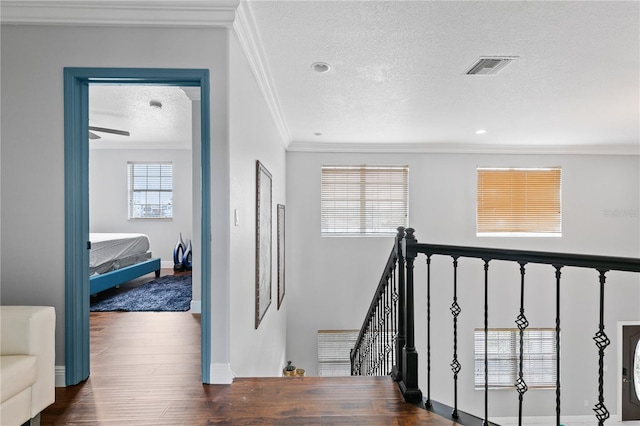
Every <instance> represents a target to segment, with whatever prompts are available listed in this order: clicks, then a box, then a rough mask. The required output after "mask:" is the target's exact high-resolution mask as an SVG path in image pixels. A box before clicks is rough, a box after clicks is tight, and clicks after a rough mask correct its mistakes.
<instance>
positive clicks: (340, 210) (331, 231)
mask: <svg viewBox="0 0 640 426" xmlns="http://www.w3.org/2000/svg"><path fill="white" fill-rule="evenodd" d="M408 180H409V168H408V167H407V166H322V190H321V222H322V225H321V233H322V235H393V234H395V233H396V232H397V231H396V229H397V228H398V227H399V226H405V227H406V226H407V224H408V198H409V189H408Z"/></svg>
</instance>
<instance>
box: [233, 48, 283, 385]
mask: <svg viewBox="0 0 640 426" xmlns="http://www.w3.org/2000/svg"><path fill="white" fill-rule="evenodd" d="M230 65H231V74H230V75H231V80H230V83H231V84H230V107H231V110H230V114H231V121H230V129H231V134H230V136H231V145H230V158H231V162H230V164H231V174H230V176H231V186H230V190H231V193H230V200H231V201H230V206H231V212H230V218H229V221H230V226H231V245H230V252H231V267H230V271H231V278H230V282H231V298H230V304H231V309H230V311H231V360H232V366H231V367H232V371H233V372H234V374H236V375H238V376H245V377H247V376H279V375H282V367H284V365H285V344H286V338H287V336H286V318H287V309H288V306H289V304H288V300H287V297H286V296H285V298H284V301H283V305H282V306H281V307H280V309H278V302H277V282H278V281H277V263H276V259H277V251H276V250H277V244H276V242H277V237H276V236H277V227H276V206H277V204H286V202H285V201H286V199H285V179H286V175H285V169H286V167H285V166H286V164H285V150H284V142H283V141H282V139H281V137H280V136H279V134H278V132H277V129H276V127H275V125H274V124H273V120H272V118H271V115H270V113H269V110H268V109H267V106H266V103H265V102H264V101H263V100H262V99H261V95H260V91H259V88H258V85H257V82H256V81H255V79H254V78H253V75H252V74H251V70H250V68H249V65H248V63H247V61H246V59H245V57H244V55H243V54H242V51H241V49H240V46H239V44H238V41H237V40H236V39H235V38H232V40H231V44H230ZM256 160H260V162H261V163H262V164H263V165H264V166H265V167H266V168H267V170H268V171H269V172H270V173H271V176H272V206H271V214H272V286H271V305H270V306H269V308H268V309H267V311H266V313H265V315H264V317H263V319H262V322H261V323H260V326H259V327H258V329H255V294H256V277H255V270H256V268H255V256H256V251H255V241H256V234H255V229H256ZM234 210H237V211H238V218H239V224H238V226H235V225H234V224H233V220H234Z"/></svg>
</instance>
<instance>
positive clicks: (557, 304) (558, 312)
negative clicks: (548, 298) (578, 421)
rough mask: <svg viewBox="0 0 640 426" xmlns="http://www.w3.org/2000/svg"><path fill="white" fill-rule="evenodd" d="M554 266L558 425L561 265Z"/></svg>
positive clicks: (557, 418)
mask: <svg viewBox="0 0 640 426" xmlns="http://www.w3.org/2000/svg"><path fill="white" fill-rule="evenodd" d="M554 267H555V268H556V426H560V276H561V275H562V273H561V272H560V269H562V265H554Z"/></svg>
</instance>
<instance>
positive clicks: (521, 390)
mask: <svg viewBox="0 0 640 426" xmlns="http://www.w3.org/2000/svg"><path fill="white" fill-rule="evenodd" d="M518 263H519V264H520V315H518V318H517V319H516V324H517V326H518V329H519V330H520V359H519V365H518V380H517V381H516V383H515V386H516V390H517V391H518V425H519V426H522V402H523V400H524V394H525V392H526V391H527V390H528V389H529V388H528V387H527V383H526V382H525V381H524V372H523V367H524V330H525V329H526V328H527V327H528V326H529V321H527V317H526V316H525V315H524V273H525V265H526V264H527V263H526V262H518Z"/></svg>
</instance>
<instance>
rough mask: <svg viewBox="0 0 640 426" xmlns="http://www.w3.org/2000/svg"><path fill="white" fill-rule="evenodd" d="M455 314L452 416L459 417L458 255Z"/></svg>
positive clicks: (455, 263) (454, 280)
mask: <svg viewBox="0 0 640 426" xmlns="http://www.w3.org/2000/svg"><path fill="white" fill-rule="evenodd" d="M450 311H451V314H452V315H453V361H451V371H453V412H452V413H451V417H453V418H454V419H457V418H458V373H459V372H460V370H461V368H462V366H461V365H460V362H459V361H458V315H460V312H462V309H460V306H459V305H458V256H454V257H453V303H452V304H451V308H450Z"/></svg>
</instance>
